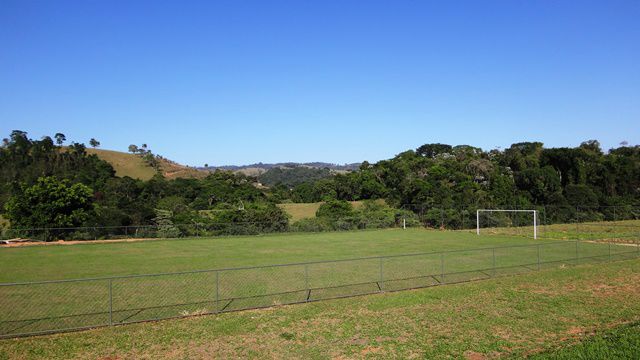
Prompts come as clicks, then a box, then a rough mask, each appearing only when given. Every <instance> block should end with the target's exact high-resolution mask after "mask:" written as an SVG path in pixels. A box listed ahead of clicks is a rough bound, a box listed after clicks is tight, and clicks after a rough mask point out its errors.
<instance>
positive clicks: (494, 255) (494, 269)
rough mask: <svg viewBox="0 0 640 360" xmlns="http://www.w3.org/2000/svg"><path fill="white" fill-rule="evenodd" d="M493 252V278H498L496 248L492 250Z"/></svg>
mask: <svg viewBox="0 0 640 360" xmlns="http://www.w3.org/2000/svg"><path fill="white" fill-rule="evenodd" d="M492 250H493V251H492V252H493V276H496V248H493V249H492Z"/></svg>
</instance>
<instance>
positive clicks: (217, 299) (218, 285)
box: [216, 271, 220, 313]
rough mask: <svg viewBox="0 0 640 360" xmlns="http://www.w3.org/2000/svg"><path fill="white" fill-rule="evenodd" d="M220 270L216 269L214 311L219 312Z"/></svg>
mask: <svg viewBox="0 0 640 360" xmlns="http://www.w3.org/2000/svg"><path fill="white" fill-rule="evenodd" d="M219 294H220V272H219V271H216V313H218V312H220V306H218V303H219V302H220V295H219Z"/></svg>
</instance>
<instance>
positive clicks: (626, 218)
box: [0, 204, 640, 241]
mask: <svg viewBox="0 0 640 360" xmlns="http://www.w3.org/2000/svg"><path fill="white" fill-rule="evenodd" d="M401 209H402V210H410V211H411V216H408V215H407V214H404V215H402V216H401V217H396V218H392V219H385V220H380V219H378V220H376V219H362V220H361V221H359V222H358V223H348V224H342V225H344V226H341V224H337V223H335V224H334V223H332V224H328V225H327V226H325V227H322V226H316V227H314V226H304V227H302V226H296V224H293V225H288V224H282V223H272V222H224V223H223V222H220V223H206V224H205V223H191V224H171V225H131V226H85V227H67V228H62V227H40V228H29V229H20V228H0V241H1V240H9V239H28V240H30V241H51V240H56V239H64V240H78V241H87V240H118V239H154V238H193V237H215V236H227V235H260V234H270V233H288V232H297V233H307V232H323V231H340V230H366V229H382V228H408V227H428V228H434V229H443V230H475V228H476V212H475V210H469V209H462V208H444V207H437V206H427V205H424V204H404V205H402V206H401ZM492 209H512V210H518V209H522V210H524V209H527V210H537V212H538V235H539V236H541V237H543V238H548V239H574V240H578V239H581V240H590V239H606V240H609V241H624V239H633V238H634V237H636V236H637V235H638V233H640V221H638V220H640V206H632V205H620V206H597V207H589V206H555V205H554V206H550V205H548V206H527V207H522V206H520V207H519V206H515V205H514V206H501V207H493V208H492ZM316 225H317V224H316ZM532 225H533V222H532V217H531V214H518V213H493V214H484V215H483V217H482V222H481V226H482V227H483V228H493V229H496V230H495V231H494V232H493V233H502V234H505V235H522V236H530V235H531V234H532V233H533V230H532Z"/></svg>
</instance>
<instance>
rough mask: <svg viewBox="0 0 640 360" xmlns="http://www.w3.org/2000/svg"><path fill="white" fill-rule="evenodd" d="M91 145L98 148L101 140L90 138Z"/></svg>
mask: <svg viewBox="0 0 640 360" xmlns="http://www.w3.org/2000/svg"><path fill="white" fill-rule="evenodd" d="M89 145H91V147H92V148H94V149H95V148H97V147H98V146H100V141H98V140H96V139H94V138H91V140H89Z"/></svg>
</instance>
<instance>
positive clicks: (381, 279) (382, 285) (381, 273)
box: [380, 258, 384, 291]
mask: <svg viewBox="0 0 640 360" xmlns="http://www.w3.org/2000/svg"><path fill="white" fill-rule="evenodd" d="M380 291H384V273H383V272H382V258H380Z"/></svg>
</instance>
